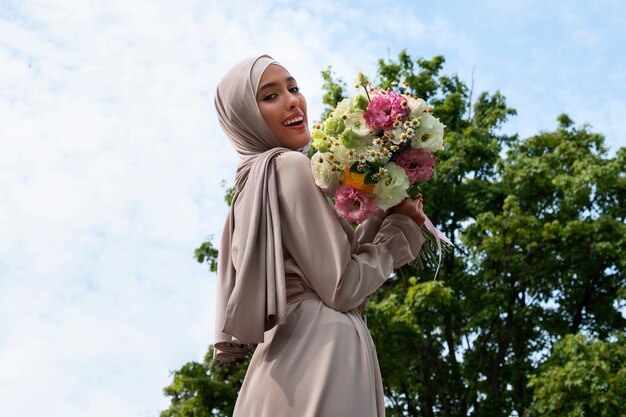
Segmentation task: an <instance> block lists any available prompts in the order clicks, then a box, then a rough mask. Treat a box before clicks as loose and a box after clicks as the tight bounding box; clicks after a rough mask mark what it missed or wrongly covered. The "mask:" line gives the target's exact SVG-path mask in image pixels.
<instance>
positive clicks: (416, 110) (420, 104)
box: [406, 96, 427, 120]
mask: <svg viewBox="0 0 626 417" xmlns="http://www.w3.org/2000/svg"><path fill="white" fill-rule="evenodd" d="M406 100H407V102H408V105H409V109H410V110H411V113H409V117H408V118H409V120H410V119H417V118H419V117H420V116H421V115H422V114H423V113H424V110H426V108H427V106H426V102H425V101H424V100H422V99H421V98H414V97H408V96H407V99H406Z"/></svg>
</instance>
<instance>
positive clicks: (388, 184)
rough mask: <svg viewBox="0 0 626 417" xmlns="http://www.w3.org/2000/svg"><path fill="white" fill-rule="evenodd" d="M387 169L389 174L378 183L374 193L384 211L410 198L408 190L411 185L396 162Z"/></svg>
mask: <svg viewBox="0 0 626 417" xmlns="http://www.w3.org/2000/svg"><path fill="white" fill-rule="evenodd" d="M385 169H386V170H387V172H386V173H385V174H384V175H383V176H382V178H381V179H380V181H378V182H377V183H376V185H375V186H374V191H373V192H372V197H374V200H376V204H377V205H378V207H380V208H381V209H383V210H387V209H389V208H391V207H393V206H395V205H398V204H400V202H401V201H402V200H404V199H405V198H406V197H408V196H409V195H408V194H407V192H406V190H407V189H408V188H409V185H410V182H409V177H407V175H406V172H404V168H402V167H401V166H399V165H398V164H396V163H395V162H389V163H388V164H387V165H385Z"/></svg>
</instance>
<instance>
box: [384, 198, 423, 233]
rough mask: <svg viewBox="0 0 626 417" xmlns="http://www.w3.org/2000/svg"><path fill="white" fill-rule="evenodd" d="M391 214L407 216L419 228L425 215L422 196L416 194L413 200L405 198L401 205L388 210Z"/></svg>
mask: <svg viewBox="0 0 626 417" xmlns="http://www.w3.org/2000/svg"><path fill="white" fill-rule="evenodd" d="M391 213H400V214H404V215H407V216H409V217H410V218H411V219H413V221H414V222H415V223H417V225H418V226H419V227H422V226H423V225H424V222H425V221H426V214H425V213H424V202H423V201H422V195H421V194H418V195H417V197H415V198H405V199H404V201H402V203H400V204H398V205H397V206H395V207H392V208H391V209H390V210H389V214H391Z"/></svg>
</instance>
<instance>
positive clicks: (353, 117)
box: [344, 111, 372, 137]
mask: <svg viewBox="0 0 626 417" xmlns="http://www.w3.org/2000/svg"><path fill="white" fill-rule="evenodd" d="M363 114H365V112H364V111H355V112H353V113H348V114H346V115H345V116H346V118H345V119H344V123H345V124H346V129H352V131H353V132H354V133H356V134H357V135H359V136H361V137H365V136H369V135H371V134H372V128H370V127H369V126H368V124H367V123H365V119H363Z"/></svg>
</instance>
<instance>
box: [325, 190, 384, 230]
mask: <svg viewBox="0 0 626 417" xmlns="http://www.w3.org/2000/svg"><path fill="white" fill-rule="evenodd" d="M335 208H336V209H337V212H338V213H339V215H340V216H341V217H343V218H344V219H346V220H347V221H348V222H350V223H353V222H356V223H362V222H363V221H365V219H367V218H368V217H369V216H370V215H371V214H372V213H373V212H374V211H375V210H376V202H374V200H372V199H371V198H370V197H369V196H368V195H367V194H365V193H362V192H360V191H357V190H355V189H354V188H352V187H350V186H348V185H345V184H344V185H342V186H341V187H339V188H338V189H337V191H336V192H335Z"/></svg>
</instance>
